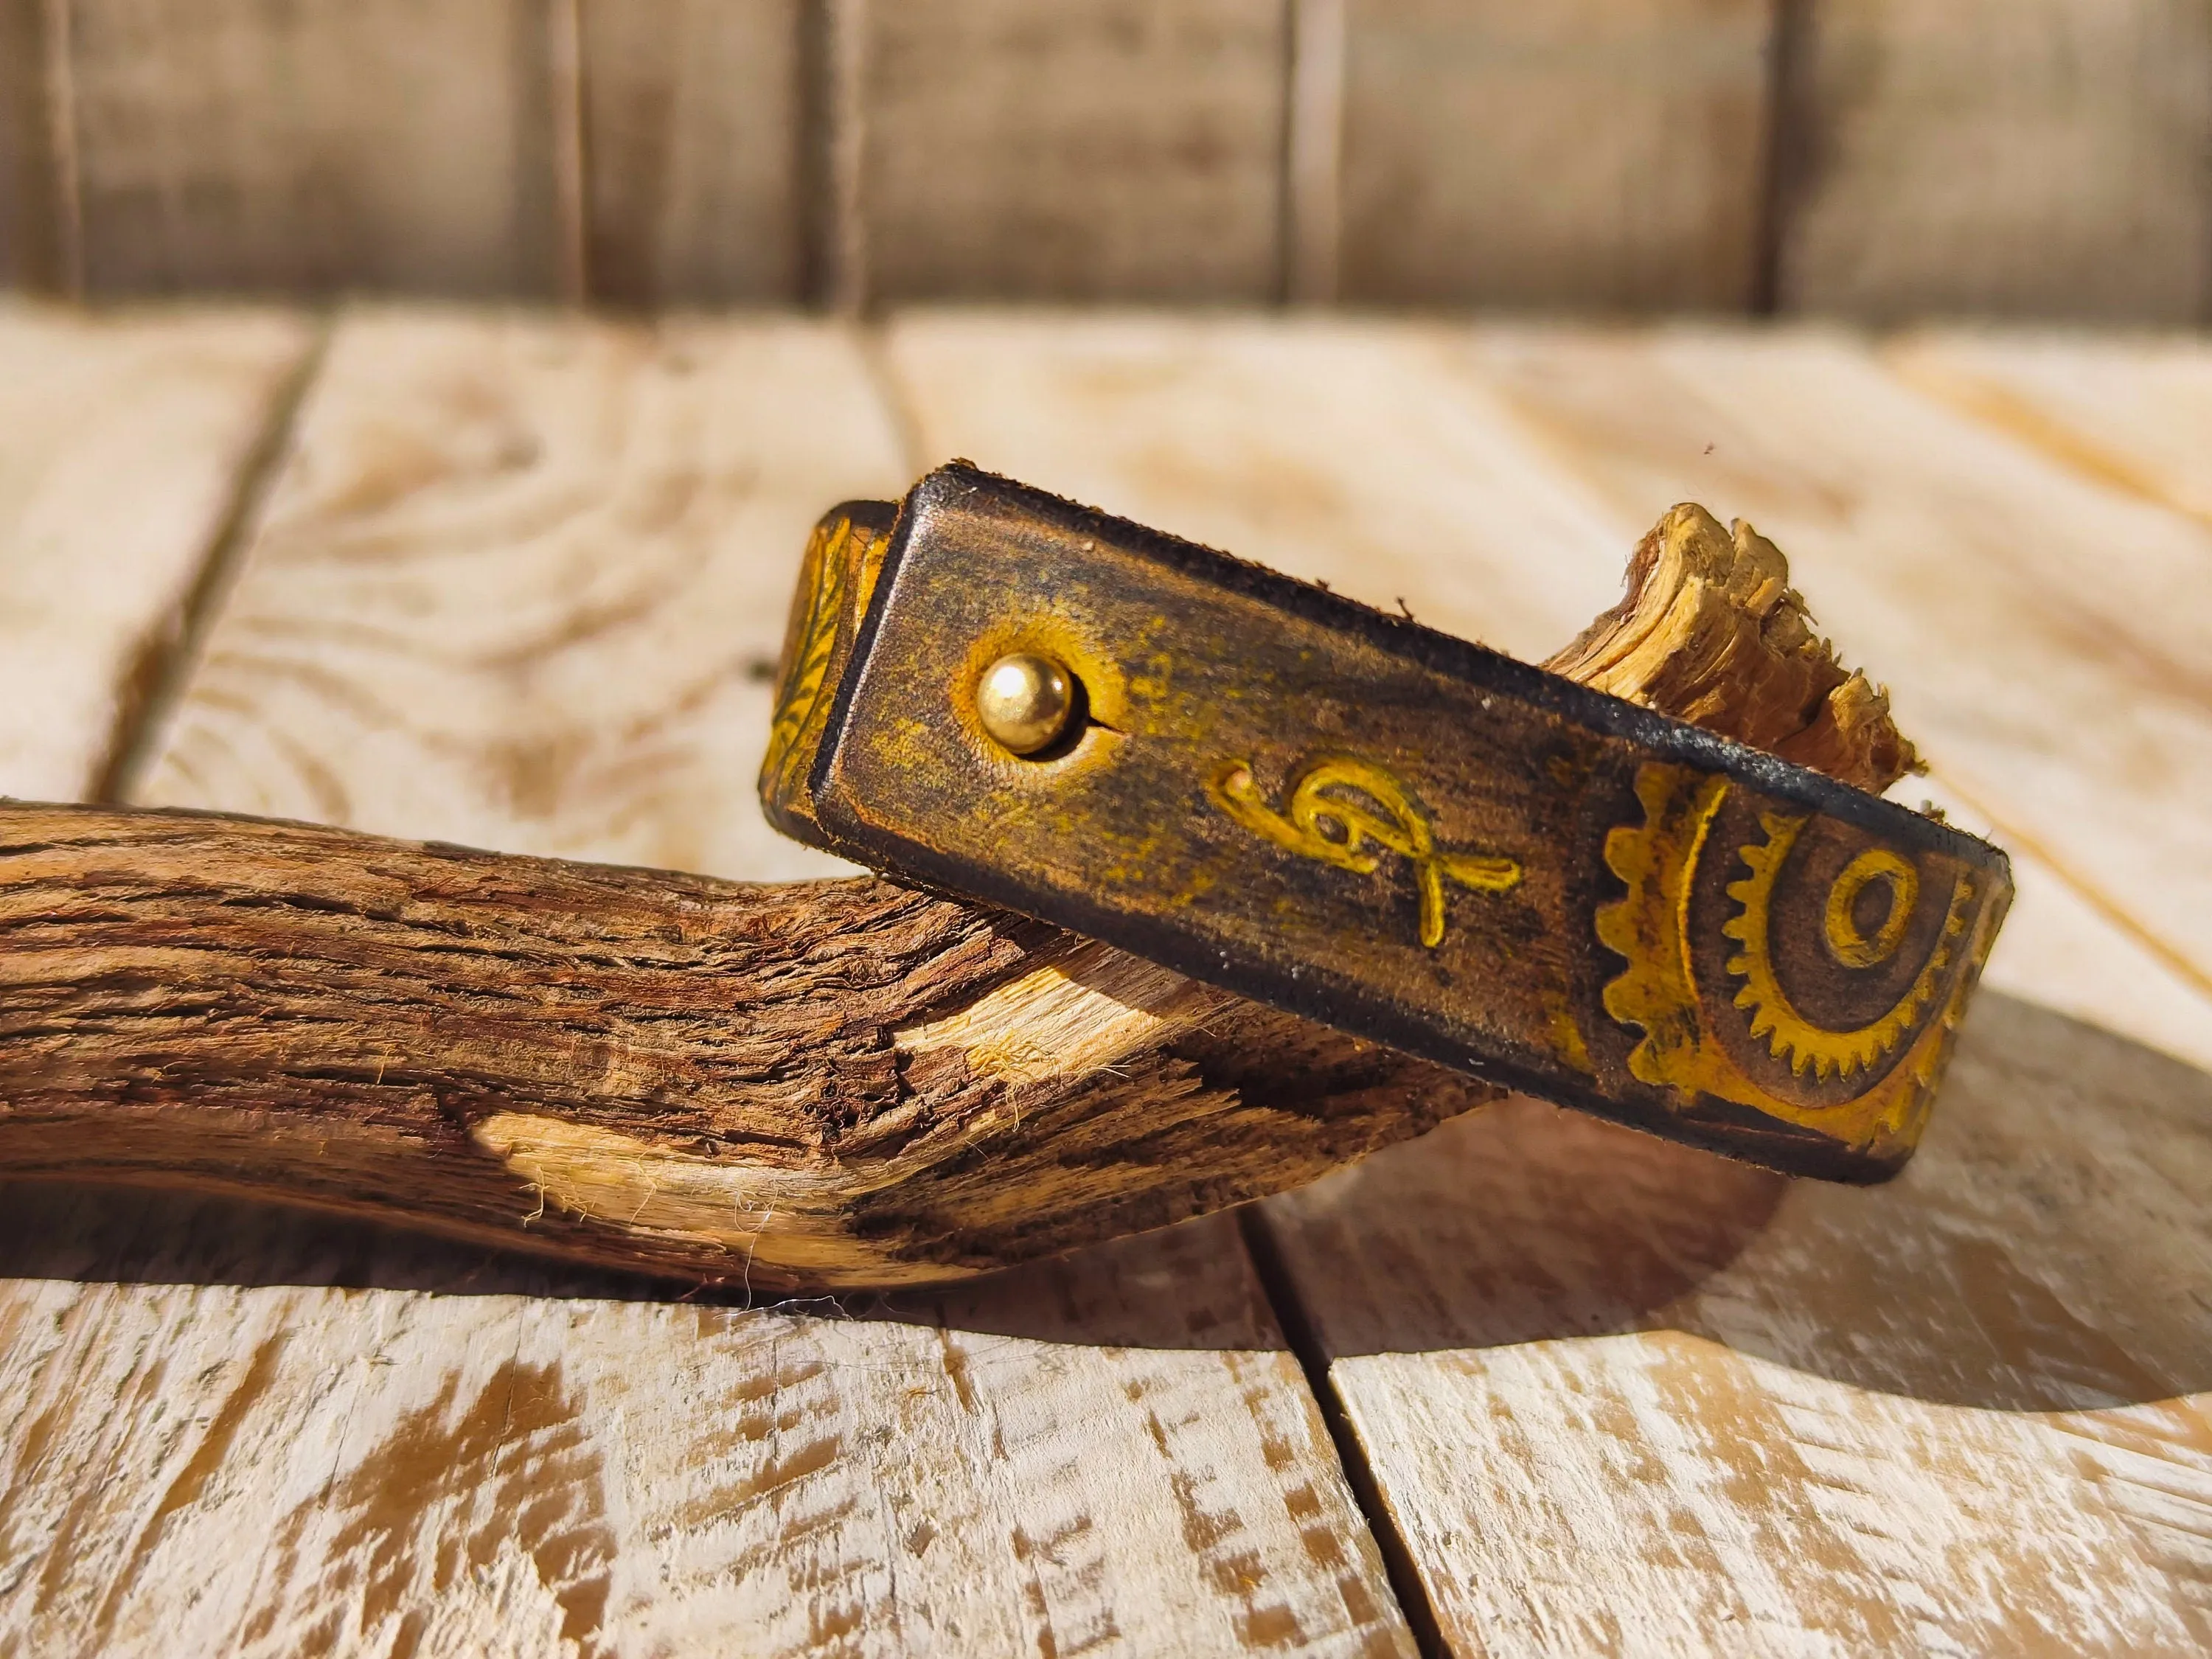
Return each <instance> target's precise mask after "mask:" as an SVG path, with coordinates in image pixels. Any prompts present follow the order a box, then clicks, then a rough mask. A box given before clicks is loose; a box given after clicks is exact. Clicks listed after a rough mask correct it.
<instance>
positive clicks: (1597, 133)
mask: <svg viewBox="0 0 2212 1659" xmlns="http://www.w3.org/2000/svg"><path fill="white" fill-rule="evenodd" d="M1772 23H1773V8H1772V6H1771V4H1769V3H1767V0H1634V3H1629V4H1623V3H1621V0H1574V3H1571V4H1565V5H1559V4H1553V5H1545V6H1528V5H1523V4H1517V3H1515V0H1483V3H1480V4H1477V5H1468V4H1467V3H1465V0H1349V3H1348V5H1347V9H1346V18H1345V39H1344V64H1345V77H1346V78H1345V87H1344V94H1343V100H1344V101H1343V122H1344V136H1343V162H1342V176H1343V191H1344V197H1343V202H1342V204H1341V207H1340V215H1341V219H1342V223H1343V227H1344V228H1343V235H1344V246H1343V249H1342V252H1341V255H1340V262H1341V270H1342V293H1343V295H1345V297H1346V298H1347V299H1352V300H1364V301H1383V302H1386V303H1389V302H1406V301H1411V302H1413V303H1416V304H1425V305H1436V304H1443V305H1468V304H1475V305H1506V306H1523V307H1528V306H1533V307H1541V308H1544V309H1549V310H1582V309H1597V310H1603V311H1657V310H1708V309H1714V310H1735V311H1741V310H1743V309H1745V308H1747V307H1748V306H1749V304H1750V303H1751V301H1752V298H1753V290H1754V287H1755V283H1756V279H1757V273H1758V269H1759V259H1760V247H1759V232H1760V226H1759V211H1760V203H1761V199H1762V192H1763V191H1764V188H1765V155H1766V128H1767V112H1768V106H1769V101H1770V100H1769V85H1768V79H1769V77H1768V72H1767V52H1768V44H1769V37H1770V34H1771V29H1772Z"/></svg>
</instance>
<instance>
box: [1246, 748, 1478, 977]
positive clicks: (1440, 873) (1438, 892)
mask: <svg viewBox="0 0 2212 1659" xmlns="http://www.w3.org/2000/svg"><path fill="white" fill-rule="evenodd" d="M1331 791H1335V792H1337V793H1330V792H1331ZM1213 798H1214V799H1215V801H1216V802H1217V803H1218V804H1219V805H1220V806H1221V809H1222V810H1223V811H1225V812H1227V813H1228V814H1229V816H1230V817H1232V818H1234V819H1236V820H1237V823H1241V824H1243V826H1244V827H1245V828H1246V829H1249V830H1250V831H1252V833H1253V834H1255V835H1256V836H1261V837H1263V838H1264V839H1266V840H1267V841H1270V842H1273V843H1274V844H1275V845H1276V846H1278V847H1280V848H1283V849H1285V851H1286V852H1291V853H1295V854H1297V855H1298V856H1299V857H1300V858H1309V859H1315V860H1319V861H1320V862H1321V863H1323V864H1328V865H1333V866H1335V867H1336V868H1337V869H1340V870H1349V871H1351V872H1353V873H1354V874H1356V875H1363V876H1364V875H1371V874H1373V873H1374V872H1375V870H1376V866H1378V865H1379V864H1380V863H1381V862H1382V857H1383V853H1385V852H1389V853H1395V854H1398V856H1399V857H1401V858H1402V859H1404V860H1407V862H1408V863H1410V864H1411V865H1412V866H1413V882H1414V885H1415V887H1416V889H1417V890H1418V891H1419V896H1420V938H1421V943H1422V944H1423V945H1427V946H1428V947H1429V948H1431V950H1433V949H1435V948H1436V946H1437V945H1441V944H1442V943H1443V937H1444V878H1446V877H1447V876H1449V878H1451V879H1452V880H1454V881H1455V882H1457V883H1459V884H1460V885H1461V886H1462V887H1467V888H1471V889H1473V890H1474V891H1476V892H1481V893H1503V892H1505V891H1507V890H1509V889H1510V888H1512V887H1514V886H1516V885H1517V884H1519V882H1520V880H1521V866H1520V865H1519V864H1517V863H1516V862H1515V861H1514V860H1511V859H1509V858H1500V857H1497V856H1494V855H1492V854H1479V853H1450V852H1446V851H1444V850H1443V848H1439V847H1438V846H1437V842H1436V834H1435V831H1434V830H1433V829H1431V827H1430V824H1429V820H1428V816H1427V814H1425V812H1423V811H1421V809H1420V807H1419V805H1416V804H1415V803H1414V801H1413V798H1412V796H1411V795H1410V794H1408V793H1407V790H1406V787H1405V786H1404V785H1403V784H1401V783H1400V782H1399V781H1397V779H1395V778H1394V777H1393V776H1391V775H1390V774H1389V772H1387V771H1385V770H1384V769H1383V768H1382V767H1380V766H1376V765H1374V764H1373V763H1370V762H1367V761H1360V760H1351V759H1344V758H1338V759H1330V760H1323V761H1317V762H1316V763H1314V764H1313V765H1311V766H1310V767H1308V768H1307V769H1305V771H1304V772H1303V773H1302V774H1300V775H1298V777H1297V778H1296V779H1295V780H1293V781H1292V782H1291V788H1290V795H1289V801H1288V805H1287V808H1286V810H1285V811H1281V812H1278V811H1275V810H1274V809H1273V808H1272V807H1270V806H1269V805H1267V802H1266V801H1264V800H1262V799H1261V797H1260V791H1259V786H1258V785H1257V784H1255V782H1254V781H1253V778H1252V769H1251V766H1250V765H1249V763H1246V762H1243V761H1236V762H1232V763H1231V764H1230V765H1228V766H1226V767H1225V768H1223V769H1222V770H1221V771H1220V773H1219V774H1218V775H1217V776H1216V778H1215V779H1214V782H1213Z"/></svg>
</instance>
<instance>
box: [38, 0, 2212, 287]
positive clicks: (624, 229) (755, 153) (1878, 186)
mask: <svg viewBox="0 0 2212 1659" xmlns="http://www.w3.org/2000/svg"><path fill="white" fill-rule="evenodd" d="M2208 265H2212V0H0V285H9V286H15V287H21V288H29V289H42V290H46V291H51V292H58V293H63V294H82V295H92V296H121V295H153V294H167V293H174V292H179V291H208V290H217V291H229V292H243V293H278V294H312V293H317V292H327V291H333V290H370V291H386V292H406V293H415V294H433V295H520V296H532V297H538V298H546V299H564V300H568V301H590V302H593V303H605V304H613V305H623V306H641V307H657V306H664V305H709V304H713V305H719V304H726V303H770V304H789V303H793V302H800V303H820V304H832V305H840V306H845V307H867V306H872V305H875V304H879V303H890V302H895V301H905V300H915V299H936V298H958V297H975V298H1033V299H1057V300H1070V301H1184V302H1188V301H1201V302H1206V301H1219V302H1225V303H1244V304H1251V303H1261V304H1265V303H1270V302H1275V301H1284V300H1288V301H1294V302H1331V301H1341V302H1345V303H1350V304H1357V305H1369V306H1398V305H1418V306H1449V307H1458V306H1504V307H1539V308H1548V309H1568V310H1577V311H1584V312H1589V311H1598V312H1607V311H1611V312H1626V313H1650V312H1665V311H1679V310H1688V311H1705V312H1746V311H1749V312H1762V311H1781V312H1790V313H1824V314H1835V315H1843V316H1849V317H1856V318H1863V319H1875V320H1880V319H1892V318H1897V317H1902V316H1912V315H1923V314H1929V313H1982V314H2002V315H2012V316H2045V317H2064V318H2080V319H2099V320H2129V321H2137V322H2146V323H2160V324H2185V325H2187V324H2201V323H2203V322H2205V321H2206V320H2207V319H2208V313H2212V271H2208Z"/></svg>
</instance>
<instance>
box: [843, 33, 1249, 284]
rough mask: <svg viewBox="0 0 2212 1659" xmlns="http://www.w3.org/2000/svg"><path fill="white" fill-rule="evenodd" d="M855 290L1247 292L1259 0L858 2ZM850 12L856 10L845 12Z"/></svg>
mask: <svg viewBox="0 0 2212 1659" xmlns="http://www.w3.org/2000/svg"><path fill="white" fill-rule="evenodd" d="M849 10H850V11H851V12H853V13H855V14H860V15H859V16H856V18H855V21H854V27H855V28H856V30H858V31H859V38H858V40H857V44H856V47H855V50H856V51H857V53H858V58H857V62H856V64H855V66H854V70H853V74H854V86H855V87H856V88H857V97H856V98H855V99H854V100H853V101H851V102H850V103H848V106H847V107H846V109H845V110H844V112H843V115H842V118H845V119H848V120H850V121H852V122H854V123H855V124H856V125H857V129H858V130H857V133H856V135H855V137H856V142H857V143H858V144H859V145H860V158H859V172H858V179H857V190H858V200H857V202H856V203H855V204H854V209H853V211H854V216H855V217H856V219H857V221H858V235H859V238H860V247H859V249H858V250H857V253H858V258H859V260H860V264H861V265H862V267H863V270H862V271H861V272H860V273H858V274H848V282H851V283H855V284H856V285H857V288H858V289H859V291H860V293H862V294H865V295H866V296H868V297H870V298H873V299H878V300H884V301H896V300H902V299H908V298H917V297H926V296H951V295H994V296H1005V297H1009V298H1023V297H1034V298H1058V299H1109V298H1110V299H1121V300H1252V301H1258V300H1266V299H1269V298H1272V297H1273V296H1274V295H1276V293H1277V292H1278V290H1279V285H1280V283H1281V281H1282V223H1281V219H1282V159H1283V123H1284V99H1285V73H1284V71H1285V63H1286V59H1287V46H1286V41H1285V12H1284V8H1283V6H1282V5H1281V3H1279V0H1087V3H1085V4H1082V5H1066V4H1061V3H1058V0H896V3H890V0H861V3H860V4H858V5H855V6H854V7H852V8H850V9H849ZM863 19H864V21H863Z"/></svg>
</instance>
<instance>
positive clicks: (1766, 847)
mask: <svg viewBox="0 0 2212 1659" xmlns="http://www.w3.org/2000/svg"><path fill="white" fill-rule="evenodd" d="M1805 823H1806V820H1805V819H1803V818H1802V817H1784V815H1782V814H1780V813H1777V812H1762V813H1760V814H1759V827H1760V828H1761V829H1764V830H1765V832H1766V840H1765V843H1764V844H1763V845H1753V846H1749V847H1742V848H1738V849H1737V851H1736V856H1737V857H1739V858H1740V859H1741V860H1743V864H1744V867H1745V868H1746V869H1747V870H1748V871H1750V872H1751V873H1750V874H1749V875H1747V876H1746V877H1745V878H1743V879H1742V880H1741V881H1736V882H1731V883H1730V884H1729V890H1728V894H1729V897H1730V898H1732V899H1734V900H1735V902H1736V904H1737V910H1736V914H1735V915H1734V916H1733V917H1731V918H1730V919H1729V921H1725V922H1723V923H1722V924H1721V932H1722V933H1725V934H1726V935H1727V936H1728V937H1729V938H1730V939H1734V940H1735V941H1736V943H1737V944H1738V945H1741V946H1742V947H1743V948H1742V949H1741V951H1738V952H1737V953H1736V954H1735V956H1733V957H1729V960H1728V964H1727V966H1728V971H1729V974H1730V975H1732V976H1734V977H1735V978H1738V979H1741V980H1742V981H1744V983H1743V987H1742V988H1741V990H1739V991H1738V992H1737V993H1736V994H1735V1006H1737V1007H1739V1008H1746V1009H1748V1010H1750V1012H1751V1034H1752V1036H1754V1037H1763V1038H1765V1041H1766V1045H1767V1052H1768V1053H1770V1054H1772V1055H1773V1056H1774V1057H1775V1058H1776V1059H1777V1060H1787V1061H1788V1062H1789V1064H1790V1072H1791V1073H1793V1074H1794V1075H1796V1076H1799V1077H1802V1076H1803V1075H1804V1074H1805V1073H1806V1071H1807V1070H1808V1068H1809V1069H1810V1070H1811V1072H1812V1073H1813V1076H1814V1079H1817V1080H1820V1081H1825V1080H1826V1079H1829V1078H1831V1077H1845V1078H1848V1077H1850V1076H1852V1075H1853V1074H1854V1073H1858V1072H1860V1071H1863V1070H1864V1069H1866V1068H1867V1067H1869V1066H1872V1065H1873V1064H1874V1063H1875V1061H1876V1060H1881V1059H1882V1058H1883V1057H1885V1056H1886V1055H1887V1054H1889V1053H1891V1051H1893V1049H1894V1048H1896V1047H1897V1045H1898V1044H1899V1042H1903V1041H1904V1040H1905V1033H1906V1032H1908V1031H1910V1030H1911V1029H1912V1028H1913V1026H1914V1025H1915V1024H1917V1023H1918V1021H1919V1018H1920V1016H1921V1013H1922V1012H1923V1010H1924V1009H1926V1007H1927V1006H1928V1005H1929V1003H1930V1002H1931V1001H1933V1000H1935V996H1936V987H1937V985H1938V984H1939V983H1940V982H1941V981H1942V975H1943V970H1944V969H1946V968H1948V967H1949V966H1950V965H1951V962H1952V952H1953V949H1954V945H1955V942H1956V941H1957V939H1958V938H1959V936H1960V934H1961V933H1965V932H1966V913H1967V911H1968V909H1969V908H1971V906H1972V899H1973V883H1972V880H1971V879H1970V878H1967V877H1966V876H1965V875H1961V876H1960V878H1958V880H1957V882H1956V883H1955V884H1954V885H1953V887H1952V890H1951V903H1950V908H1949V909H1948V911H1947V912H1946V913H1945V915H1944V918H1943V930H1942V933H1940V934H1939V935H1938V936H1937V939H1936V948H1935V949H1934V950H1933V951H1931V952H1929V957H1928V960H1927V961H1926V962H1925V963H1923V964H1922V966H1921V969H1920V972H1919V973H1918V974H1917V975H1916V976H1915V977H1914V979H1913V981H1912V984H1911V988H1909V989H1908V990H1907V991H1906V992H1905V994H1904V995H1903V996H1901V997H1899V999H1898V1000H1897V1001H1896V1002H1895V1003H1894V1004H1893V1005H1892V1006H1890V1008H1889V1009H1888V1010H1887V1012H1884V1013H1883V1014H1882V1016H1881V1018H1879V1019H1876V1020H1875V1021H1873V1022H1872V1023H1871V1024H1866V1025H1863V1026H1860V1027H1859V1028H1858V1029H1857V1030H1850V1031H1835V1030H1829V1029H1827V1028H1826V1026H1821V1025H1816V1024H1814V1023H1813V1022H1812V1021H1811V1020H1809V1019H1808V1018H1805V1017H1804V1015H1802V1014H1801V1013H1799V1012H1797V1009H1796V1005H1794V1004H1793V1003H1792V1002H1791V1001H1790V996H1789V994H1788V993H1787V992H1785V991H1784V989H1783V988H1782V984H1781V981H1780V980H1779V979H1778V977H1777V976H1776V975H1775V971H1774V957H1773V953H1772V950H1771V940H1772V939H1773V927H1774V923H1773V913H1772V906H1773V898H1774V883H1775V879H1776V878H1777V877H1778V876H1779V875H1780V874H1781V873H1782V866H1783V863H1784V860H1787V859H1788V858H1789V856H1790V848H1792V847H1793V846H1795V845H1796V841H1797V836H1798V833H1799V832H1800V831H1801V830H1802V829H1804V827H1805ZM1840 879H1841V878H1838V880H1840Z"/></svg>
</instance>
